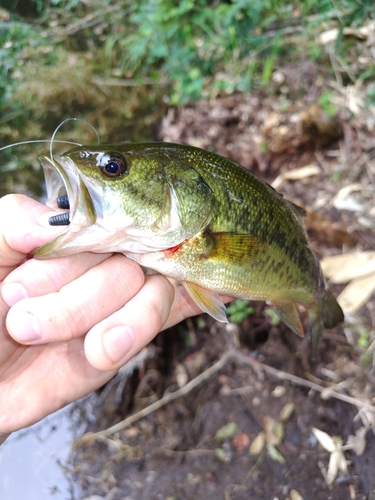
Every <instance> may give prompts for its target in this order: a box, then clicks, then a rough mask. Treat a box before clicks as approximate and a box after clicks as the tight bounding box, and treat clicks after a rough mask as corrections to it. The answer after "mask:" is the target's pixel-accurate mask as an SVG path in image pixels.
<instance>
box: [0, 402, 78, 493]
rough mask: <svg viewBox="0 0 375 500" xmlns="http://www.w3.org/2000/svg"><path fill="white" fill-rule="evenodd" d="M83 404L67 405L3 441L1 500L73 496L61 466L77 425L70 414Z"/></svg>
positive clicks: (72, 488) (67, 453)
mask: <svg viewBox="0 0 375 500" xmlns="http://www.w3.org/2000/svg"><path fill="white" fill-rule="evenodd" d="M83 404H84V403H83V402H79V403H74V404H71V405H69V406H67V407H66V408H63V409H61V410H59V411H57V412H56V413H54V414H52V415H50V416H49V417H47V418H45V419H44V420H42V421H41V422H39V423H37V424H35V425H33V426H32V427H29V428H27V429H23V430H21V431H18V432H15V433H14V434H12V435H11V436H10V437H9V438H8V439H7V440H6V441H5V443H4V444H3V445H2V446H1V447H0V499H1V500H18V499H20V500H21V499H25V500H26V499H27V500H41V499H43V500H48V499H53V500H72V499H74V498H75V497H76V495H75V490H76V487H75V486H74V483H73V480H72V478H71V477H69V473H68V472H66V470H65V469H64V466H66V464H67V461H68V457H69V453H70V450H71V445H72V443H73V441H74V439H75V438H76V437H77V435H78V434H79V433H80V428H81V426H80V425H77V424H76V423H75V420H76V419H75V418H74V415H73V418H72V414H73V413H74V411H76V410H77V409H78V411H79V408H80V406H82V405H83ZM26 493H27V496H25V494H26Z"/></svg>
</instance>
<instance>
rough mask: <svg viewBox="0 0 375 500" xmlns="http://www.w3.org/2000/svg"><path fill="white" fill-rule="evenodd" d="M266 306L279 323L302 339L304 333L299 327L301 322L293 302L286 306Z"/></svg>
mask: <svg viewBox="0 0 375 500" xmlns="http://www.w3.org/2000/svg"><path fill="white" fill-rule="evenodd" d="M268 304H269V305H270V306H271V307H272V309H273V310H274V311H275V312H276V314H277V315H278V316H279V318H280V319H281V321H282V322H283V323H285V324H286V326H289V328H290V329H291V330H293V332H294V333H296V334H297V335H298V336H299V337H304V336H305V334H304V331H303V328H302V325H301V321H300V319H299V316H298V312H297V308H296V306H295V305H294V304H293V302H289V303H287V304H281V303H279V302H268Z"/></svg>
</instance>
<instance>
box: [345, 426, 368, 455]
mask: <svg viewBox="0 0 375 500" xmlns="http://www.w3.org/2000/svg"><path fill="white" fill-rule="evenodd" d="M366 433H367V429H366V427H360V428H359V429H357V431H356V433H355V436H352V435H350V436H349V437H348V442H347V444H348V446H350V447H351V449H352V450H353V451H354V453H355V454H356V455H362V453H363V452H364V451H365V449H366Z"/></svg>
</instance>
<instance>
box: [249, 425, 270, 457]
mask: <svg viewBox="0 0 375 500" xmlns="http://www.w3.org/2000/svg"><path fill="white" fill-rule="evenodd" d="M265 445H266V434H265V433H264V432H263V431H262V432H260V433H259V434H258V435H257V436H256V437H255V439H254V440H253V442H252V443H251V445H250V448H249V453H250V455H259V453H261V452H262V450H263V448H264V447H265Z"/></svg>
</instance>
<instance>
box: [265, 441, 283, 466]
mask: <svg viewBox="0 0 375 500" xmlns="http://www.w3.org/2000/svg"><path fill="white" fill-rule="evenodd" d="M267 452H268V455H269V456H270V458H272V460H274V461H275V462H279V464H282V465H285V458H284V457H283V456H282V454H281V453H280V452H279V450H278V449H277V448H276V446H274V445H273V444H270V443H268V444H267Z"/></svg>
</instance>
